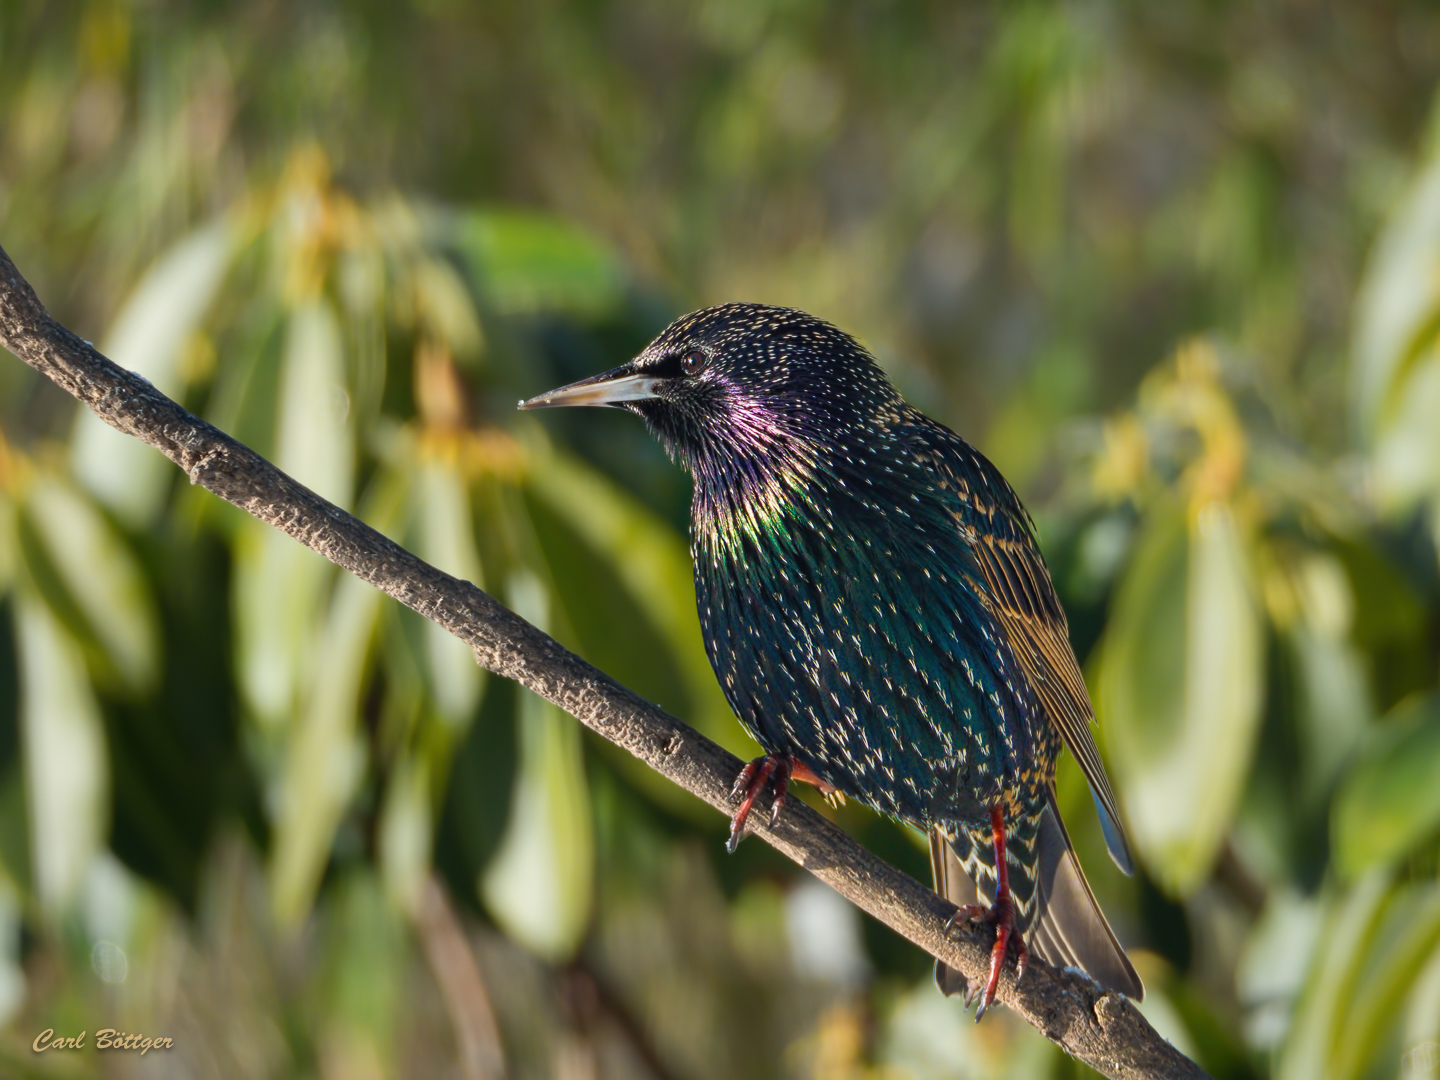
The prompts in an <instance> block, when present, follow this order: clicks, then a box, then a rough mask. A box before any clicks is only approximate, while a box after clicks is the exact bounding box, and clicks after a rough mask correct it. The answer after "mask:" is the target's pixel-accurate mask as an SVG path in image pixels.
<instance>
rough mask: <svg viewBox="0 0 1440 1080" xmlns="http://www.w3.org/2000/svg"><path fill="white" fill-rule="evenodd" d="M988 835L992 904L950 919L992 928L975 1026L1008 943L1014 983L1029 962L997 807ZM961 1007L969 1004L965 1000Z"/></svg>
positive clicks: (1002, 818)
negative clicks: (992, 943) (991, 855)
mask: <svg viewBox="0 0 1440 1080" xmlns="http://www.w3.org/2000/svg"><path fill="white" fill-rule="evenodd" d="M990 836H991V842H992V843H993V844H994V845H995V902H994V903H993V904H991V905H990V906H989V907H988V908H983V907H973V906H972V907H964V908H961V909H960V910H959V911H958V912H956V914H955V917H954V919H952V920H951V921H952V922H958V921H959V920H960V919H973V920H974V921H976V922H983V923H988V924H989V925H990V926H993V927H994V928H995V946H994V948H992V949H991V950H990V978H989V979H987V980H986V982H985V988H984V989H983V990H981V991H980V992H979V994H978V995H976V996H977V997H979V999H980V1004H979V1006H978V1007H977V1008H976V1009H975V1021H976V1022H977V1023H978V1022H979V1021H980V1018H981V1017H982V1016H984V1015H985V1010H986V1009H988V1008H990V1005H991V1003H992V1002H994V1000H995V991H996V990H997V989H998V988H999V986H1000V971H1001V969H1002V968H1003V967H1004V966H1005V954H1006V953H1007V952H1009V950H1010V943H1011V942H1012V941H1013V942H1014V943H1015V978H1016V981H1019V980H1020V979H1021V978H1023V977H1024V975H1025V965H1026V964H1027V963H1028V962H1029V960H1030V950H1029V949H1027V948H1026V947H1025V938H1024V936H1023V935H1021V934H1020V933H1019V931H1018V930H1017V929H1016V927H1015V902H1014V901H1013V900H1012V899H1011V898H1010V865H1009V861H1008V860H1007V858H1006V849H1005V811H1004V810H1003V809H1002V808H1000V807H998V806H992V807H991V808H990ZM965 1004H966V1005H969V1004H970V1000H969V999H968V998H967V999H966V1002H965Z"/></svg>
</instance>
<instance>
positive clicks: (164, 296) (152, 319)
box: [72, 220, 234, 527]
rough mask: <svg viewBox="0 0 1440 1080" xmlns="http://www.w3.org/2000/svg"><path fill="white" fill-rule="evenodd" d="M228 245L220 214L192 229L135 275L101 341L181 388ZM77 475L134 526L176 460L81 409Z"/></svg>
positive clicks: (118, 358) (151, 512)
mask: <svg viewBox="0 0 1440 1080" xmlns="http://www.w3.org/2000/svg"><path fill="white" fill-rule="evenodd" d="M233 253H234V234H233V230H232V229H231V226H230V225H229V223H228V222H226V221H223V220H222V221H215V222H212V223H210V224H209V225H206V226H204V227H203V228H201V229H198V230H197V231H195V232H193V233H191V234H190V235H189V236H187V237H185V238H184V239H183V240H181V241H180V242H179V243H177V244H176V245H175V246H174V247H173V248H171V249H170V250H169V251H168V252H166V253H165V254H164V255H162V256H161V257H160V258H159V259H158V260H157V261H156V263H155V265H154V266H152V267H151V268H150V270H149V271H148V272H147V273H146V274H145V276H144V277H142V278H141V279H140V283H139V284H138V285H136V286H135V290H134V292H132V293H131V294H130V297H129V299H128V300H126V301H125V305H124V307H122V308H121V309H120V313H119V315H117V316H116V318H115V322H114V323H113V324H112V325H111V327H110V329H109V331H108V332H107V333H106V335H105V339H104V341H103V342H102V343H101V352H103V353H105V355H106V356H108V357H110V359H112V360H114V361H115V362H116V363H117V364H119V365H120V366H121V367H125V368H129V369H130V370H131V371H135V372H138V373H139V374H141V375H143V376H145V378H147V379H149V380H150V381H151V382H152V383H154V384H155V386H156V387H157V388H158V389H160V390H161V391H162V392H164V393H166V394H169V395H170V396H171V397H175V396H177V395H179V394H180V393H181V392H182V391H183V390H184V389H185V378H184V376H185V372H184V370H183V365H182V363H181V358H182V356H183V354H184V350H185V348H186V346H187V344H188V343H189V342H190V340H191V338H192V336H193V335H194V333H195V331H196V329H197V328H198V327H199V325H200V322H201V320H202V319H203V318H204V317H205V313H206V312H207V311H208V310H209V308H210V305H211V301H212V300H213V299H214V296H215V292H216V290H217V289H218V288H219V286H220V282H221V281H222V280H223V279H224V277H225V272H226V270H227V269H228V268H229V266H230V260H231V257H232V255H233ZM72 452H73V455H74V457H73V463H74V469H75V475H76V477H77V478H78V479H79V480H80V482H81V483H83V484H84V485H85V487H86V488H88V489H89V490H90V491H91V492H92V493H93V494H94V495H95V497H96V498H98V499H100V500H102V501H103V502H104V503H105V504H106V505H107V506H109V507H111V508H112V509H113V510H114V511H115V513H117V514H119V515H120V516H121V517H122V518H124V519H125V520H126V521H128V522H130V523H132V524H134V525H135V526H136V527H140V526H143V525H145V524H148V523H149V522H151V521H153V520H154V517H155V515H156V514H157V513H158V512H159V510H160V504H161V501H162V500H163V498H164V495H165V486H166V483H167V481H168V479H169V477H170V475H171V471H172V470H173V469H174V466H173V465H171V464H170V463H169V462H168V461H166V460H165V458H164V457H163V456H161V455H160V454H159V453H158V452H157V451H156V450H155V449H154V447H151V446H147V445H146V444H145V443H143V442H141V441H140V440H138V439H135V438H132V437H131V436H129V435H122V434H121V433H120V432H118V431H116V430H115V429H114V428H112V427H110V425H109V424H106V423H105V422H104V421H102V420H100V419H98V418H97V417H96V416H95V414H94V413H92V412H91V411H90V410H89V409H81V410H80V411H79V413H78V414H77V417H76V421H75V432H74V436H73V439H72Z"/></svg>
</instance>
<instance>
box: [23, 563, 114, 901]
mask: <svg viewBox="0 0 1440 1080" xmlns="http://www.w3.org/2000/svg"><path fill="white" fill-rule="evenodd" d="M15 617H16V623H17V628H18V630H19V633H18V634H17V635H16V636H17V638H18V640H19V645H20V678H21V699H20V724H21V732H22V741H23V744H24V754H25V776H26V780H27V794H28V796H29V806H28V809H29V820H30V864H31V867H32V870H33V873H34V876H35V892H36V895H37V896H38V897H39V899H40V902H41V903H42V904H43V905H44V906H45V907H46V909H47V910H48V912H49V913H50V914H51V915H55V916H58V915H59V914H61V913H62V912H63V911H64V910H65V909H66V908H68V907H69V906H70V905H71V903H72V902H73V901H74V900H75V898H76V895H77V893H78V891H79V889H80V887H81V886H82V885H83V884H84V882H85V875H86V872H87V871H88V870H89V868H90V861H91V859H92V858H93V857H94V856H95V853H96V852H97V851H99V849H100V845H101V842H102V840H103V838H104V836H105V828H106V825H107V822H106V805H107V802H106V791H107V777H106V771H105V732H104V726H103V723H102V721H101V718H100V708H99V706H98V705H97V704H96V701H95V697H94V695H93V694H92V693H91V690H90V681H89V678H88V677H87V675H86V671H85V662H84V659H83V657H82V656H81V653H80V649H79V647H78V646H77V645H76V643H75V642H74V640H72V639H71V638H70V637H69V636H68V635H67V634H66V633H65V631H64V629H63V628H62V627H61V625H60V623H59V622H58V621H56V619H55V618H54V616H52V615H51V614H50V611H49V609H48V608H46V606H45V605H44V604H42V603H40V602H39V600H38V599H36V598H35V597H34V596H32V595H30V593H29V590H21V592H20V594H19V596H18V598H17V602H16V606H15Z"/></svg>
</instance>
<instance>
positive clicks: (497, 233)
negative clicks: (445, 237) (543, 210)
mask: <svg viewBox="0 0 1440 1080" xmlns="http://www.w3.org/2000/svg"><path fill="white" fill-rule="evenodd" d="M454 243H455V245H456V247H457V248H458V249H459V251H460V253H461V255H462V256H463V257H464V259H465V261H466V262H467V263H468V265H469V268H470V271H471V273H473V274H474V275H475V276H476V277H477V278H478V279H479V281H480V283H481V287H482V289H483V290H484V293H485V296H486V299H487V300H488V301H489V302H490V303H491V304H493V305H494V307H495V308H496V309H497V310H499V311H501V312H504V313H524V312H535V311H554V310H562V311H574V312H578V313H581V314H595V313H598V312H601V311H604V310H606V309H607V308H609V307H610V306H611V305H613V304H614V303H615V302H616V301H617V300H618V299H619V297H620V293H621V290H622V288H623V287H624V276H623V274H622V271H621V267H620V263H619V261H618V260H617V259H616V258H615V257H614V256H613V255H612V254H611V253H610V252H609V251H608V250H607V249H606V248H605V247H604V245H602V244H601V243H599V242H598V241H597V240H595V239H594V238H593V237H591V236H588V235H587V234H585V233H583V232H581V231H580V230H579V229H577V228H575V227H574V226H573V225H570V224H568V223H566V222H563V221H559V220H557V219H555V218H550V217H544V216H542V215H539V214H527V213H522V212H517V211H512V210H492V211H484V212H475V213H472V214H469V215H467V216H466V217H464V218H462V219H461V221H460V223H459V225H458V227H457V228H456V230H455V233H454Z"/></svg>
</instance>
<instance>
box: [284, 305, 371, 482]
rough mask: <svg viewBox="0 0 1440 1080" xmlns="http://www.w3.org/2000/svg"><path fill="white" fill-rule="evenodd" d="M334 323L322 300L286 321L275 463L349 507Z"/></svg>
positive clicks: (346, 400)
mask: <svg viewBox="0 0 1440 1080" xmlns="http://www.w3.org/2000/svg"><path fill="white" fill-rule="evenodd" d="M351 421H352V417H351V410H350V392H349V390H348V389H347V385H346V378H345V354H344V345H343V342H342V340H341V337H340V323H339V321H338V320H337V319H336V317H335V312H334V310H333V309H332V308H331V307H330V305H329V304H328V303H326V302H324V301H317V302H315V303H313V304H310V305H307V306H305V307H302V308H300V309H298V310H297V311H296V312H295V313H294V314H293V315H292V316H291V317H290V326H289V330H288V332H287V334H286V338H285V360H284V367H283V369H282V371H281V375H280V400H279V418H278V423H277V426H276V437H275V461H276V464H278V465H279V466H280V467H281V468H282V469H284V470H285V471H286V472H288V473H289V474H290V475H291V476H293V477H295V479H297V480H299V481H300V482H301V483H302V484H304V485H305V486H306V487H308V488H310V489H312V490H313V491H315V492H317V493H319V494H321V495H323V496H325V498H327V499H329V500H330V501H331V502H333V503H335V504H336V505H338V506H343V507H347V508H348V507H349V506H350V505H351V500H352V498H353V497H354V485H355V434H354V429H353V425H352V422H351Z"/></svg>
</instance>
